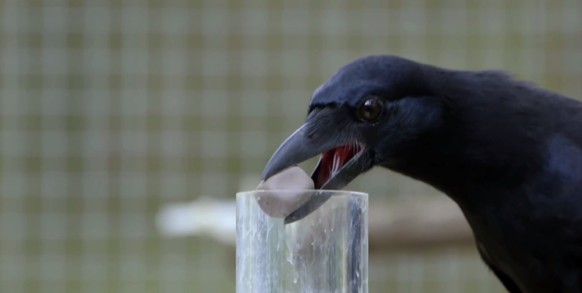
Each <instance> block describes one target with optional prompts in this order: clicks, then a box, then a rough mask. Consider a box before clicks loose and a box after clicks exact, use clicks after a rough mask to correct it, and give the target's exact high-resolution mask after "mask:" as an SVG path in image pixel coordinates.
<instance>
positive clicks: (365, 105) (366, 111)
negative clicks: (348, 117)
mask: <svg viewBox="0 0 582 293" xmlns="http://www.w3.org/2000/svg"><path fill="white" fill-rule="evenodd" d="M383 108H384V102H383V101H382V99H380V98H379V97H367V98H365V99H364V101H363V102H362V103H361V104H360V106H359V107H358V110H357V112H356V114H357V116H358V119H360V120H362V121H366V122H374V121H376V119H378V117H380V113H382V109H383Z"/></svg>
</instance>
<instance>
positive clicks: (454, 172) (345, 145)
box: [262, 55, 582, 293]
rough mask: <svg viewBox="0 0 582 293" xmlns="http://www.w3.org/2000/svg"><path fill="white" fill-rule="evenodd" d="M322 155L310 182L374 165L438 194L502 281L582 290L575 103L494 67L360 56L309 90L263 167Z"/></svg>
mask: <svg viewBox="0 0 582 293" xmlns="http://www.w3.org/2000/svg"><path fill="white" fill-rule="evenodd" d="M320 154H321V158H320V160H319V163H318V165H317V167H316V168H315V170H314V172H313V174H312V179H313V180H314V182H315V188H316V189H340V188H343V187H344V186H346V185H347V184H348V183H349V182H350V181H351V180H353V179H354V178H355V177H357V176H358V175H359V174H362V173H364V172H366V171H368V170H369V169H371V168H372V167H374V166H380V167H384V168H388V169H390V170H393V171H395V172H398V173H401V174H404V175H405V176H409V177H411V178H414V179H416V180H419V181H421V182H424V183H426V184H429V185H431V186H433V187H434V188H436V189H437V190H440V191H442V192H443V193H444V194H446V195H448V196H449V197H450V198H451V199H452V200H454V201H455V202H456V203H457V205H458V206H459V207H460V209H461V210H462V212H463V214H464V216H465V217H466V219H467V221H468V223H469V225H470V226H471V229H472V231H473V234H474V238H475V243H476V246H477V250H478V251H479V254H480V255H481V258H482V259H483V261H484V262H485V263H486V264H487V266H488V267H489V268H490V269H491V271H492V272H493V273H494V274H495V275H496V276H497V278H498V279H499V280H500V281H501V282H502V283H503V285H504V286H505V288H506V289H507V290H508V291H509V292H544V293H546V292H582V103H581V102H579V101H577V100H575V99H572V98H568V97H565V96H563V95H560V94H557V93H553V92H551V91H548V90H544V89H541V88H538V87H536V86H534V85H532V84H530V83H527V82H523V81H518V80H516V79H514V78H512V77H511V76H510V75H508V74H506V73H504V72H502V71H488V70H487V71H463V70H452V69H445V68H440V67H436V66H432V65H428V64H423V63H419V62H416V61H413V60H409V59H405V58H401V57H398V56H391V55H375V56H367V57H362V58H360V59H357V60H355V61H353V62H352V63H349V64H347V65H345V66H344V67H343V68H341V69H340V70H339V71H338V72H336V73H335V74H334V75H332V76H331V77H330V78H329V80H327V81H326V82H325V83H323V85H321V86H320V87H319V88H318V89H316V90H315V92H314V94H313V96H312V98H311V102H310V105H309V109H308V114H307V119H306V121H305V123H304V124H303V125H302V126H301V127H299V129H297V130H296V131H295V132H294V133H293V134H292V135H291V136H289V137H288V138H287V139H286V140H285V141H284V142H283V143H282V144H281V146H280V147H279V148H278V149H277V150H276V151H275V153H274V154H273V156H272V157H271V159H270V160H269V162H268V163H267V165H266V166H265V169H264V171H263V175H262V177H263V179H264V180H265V179H267V178H269V177H270V176H272V175H274V174H276V173H278V172H280V171H281V170H283V169H285V168H287V167H289V166H292V165H296V164H298V163H300V162H302V161H305V160H307V159H309V158H311V157H315V156H317V155H320ZM325 200H326V199H325V198H324V199H323V200H322V199H321V198H319V199H318V198H317V197H313V198H312V199H311V200H310V201H308V202H307V203H306V204H305V205H303V206H302V207H300V208H298V209H297V210H296V211H295V212H294V213H292V214H291V215H289V216H288V217H287V219H286V222H287V223H290V222H293V221H296V220H298V219H300V218H302V217H304V216H307V215H308V214H309V213H310V212H311V211H313V210H314V209H316V208H317V207H318V206H320V205H321V204H323V203H324V202H325Z"/></svg>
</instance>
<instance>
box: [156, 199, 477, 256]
mask: <svg viewBox="0 0 582 293" xmlns="http://www.w3.org/2000/svg"><path fill="white" fill-rule="evenodd" d="M235 213H236V206H235V203H234V201H230V200H226V201H225V200H222V201H220V200H216V199H212V198H200V199H198V200H195V201H194V202H190V203H181V204H170V205H168V206H166V207H164V208H163V209H162V210H161V211H160V213H159V214H158V219H157V223H158V227H159V230H160V232H161V233H162V234H164V235H165V236H167V237H183V236H192V235H194V236H205V237H210V238H212V239H215V240H217V241H219V242H221V243H224V244H226V245H232V246H234V245H235V239H236V225H235V221H236V217H235ZM472 242H473V237H472V233H471V230H470V229H469V226H468V224H467V222H466V221H465V219H464V217H463V214H462V213H461V211H460V210H459V208H458V207H457V205H456V204H455V203H454V202H453V201H451V200H450V199H448V198H446V197H444V196H430V197H428V196H427V197H415V198H414V199H411V200H407V201H392V202H379V203H377V202H374V203H371V204H370V213H369V244H370V252H371V253H392V252H398V251H402V250H411V249H423V250H426V249H431V248H439V247H448V246H461V245H467V244H471V243H472Z"/></svg>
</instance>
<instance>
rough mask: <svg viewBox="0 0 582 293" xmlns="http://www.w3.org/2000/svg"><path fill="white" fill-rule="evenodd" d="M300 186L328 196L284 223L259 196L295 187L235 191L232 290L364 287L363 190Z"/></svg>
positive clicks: (259, 292)
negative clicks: (313, 188)
mask: <svg viewBox="0 0 582 293" xmlns="http://www.w3.org/2000/svg"><path fill="white" fill-rule="evenodd" d="M305 192H307V195H308V198H309V197H310V196H315V197H327V198H328V199H327V200H326V201H325V203H324V204H323V205H321V206H320V207H319V208H318V209H316V210H315V211H313V212H312V213H311V214H309V215H307V216H306V217H304V218H302V219H300V220H298V221H295V222H293V223H289V224H285V223H284V219H283V217H282V216H269V214H271V215H272V213H270V212H265V210H264V209H263V208H264V205H263V208H262V207H261V204H260V201H261V200H263V203H264V200H267V202H268V200H269V197H271V196H275V197H277V198H280V197H285V196H286V194H285V193H289V196H293V194H296V193H297V191H291V190H277V191H272V190H271V191H262V190H255V191H248V192H239V193H237V197H236V204H237V225H236V226H237V228H236V230H237V238H236V292H237V293H273V292H284V293H299V292H301V293H319V292H321V293H323V292H325V293H328V292H345V293H356V292H357V293H367V292H368V195H367V194H366V193H360V192H352V191H344V190H309V191H305ZM323 199H324V200H325V198H323Z"/></svg>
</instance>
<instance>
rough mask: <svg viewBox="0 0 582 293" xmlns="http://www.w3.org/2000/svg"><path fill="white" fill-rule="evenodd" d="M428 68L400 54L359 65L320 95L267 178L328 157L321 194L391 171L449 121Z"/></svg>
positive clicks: (320, 172) (321, 171) (320, 175)
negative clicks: (375, 170)
mask: <svg viewBox="0 0 582 293" xmlns="http://www.w3.org/2000/svg"><path fill="white" fill-rule="evenodd" d="M427 68H428V67H427V66H426V65H422V64H419V63H415V62H413V61H410V60H406V59H403V58H399V57H394V56H370V57H365V58H362V59H359V60H356V61H354V62H352V63H350V64H348V65H346V66H345V67H343V68H342V69H340V70H339V71H338V72H337V73H336V74H334V75H333V76H332V77H331V78H330V79H329V80H328V81H326V82H325V83H324V84H323V85H321V86H320V87H319V88H318V89H317V90H316V91H315V93H314V95H313V98H312V99H311V103H310V105H309V111H308V116H307V120H306V122H305V123H304V124H303V125H302V126H301V127H299V129H297V130H296V131H295V132H294V133H293V134H292V135H291V136H289V138H287V139H286V140H285V141H284V142H283V143H282V144H281V146H280V147H279V149H277V151H276V152H275V153H274V154H273V156H272V157H271V159H270V161H269V163H268V164H267V166H266V167H265V170H264V171H263V179H267V178H269V177H270V176H272V175H274V174H276V173H278V172H280V171H281V170H283V169H285V168H287V167H289V166H292V165H296V164H298V163H300V162H302V161H305V160H307V159H309V158H312V157H314V156H317V155H321V159H320V161H319V163H318V165H317V167H316V169H315V170H314V172H313V175H312V179H313V180H314V182H315V187H316V188H317V189H340V188H342V187H344V186H345V185H347V184H348V183H349V182H350V181H352V180H353V179H354V178H356V177H357V176H358V175H359V174H361V173H363V172H365V171H368V170H369V169H371V168H372V167H374V166H376V165H383V166H390V165H391V164H393V163H395V162H396V161H397V160H398V159H399V158H400V157H401V156H405V155H406V153H409V152H410V148H411V147H417V146H419V145H422V142H423V141H425V140H426V139H427V138H428V137H430V136H432V135H433V134H434V132H435V131H436V130H438V129H439V126H440V125H441V124H442V123H443V121H442V120H443V110H442V107H443V105H442V100H440V99H437V98H435V97H433V96H431V92H430V90H429V88H428V86H427V82H425V81H424V79H425V77H424V74H425V70H427Z"/></svg>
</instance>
